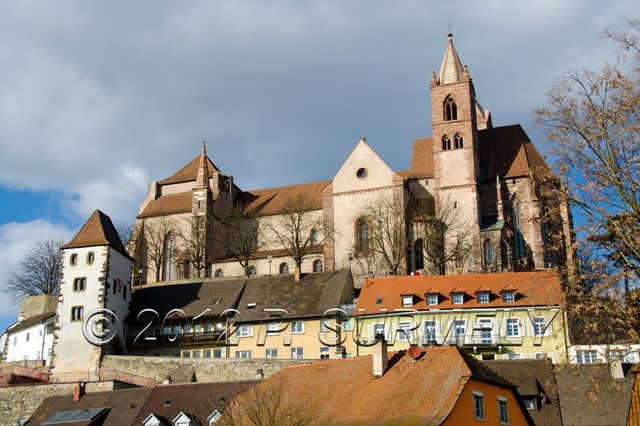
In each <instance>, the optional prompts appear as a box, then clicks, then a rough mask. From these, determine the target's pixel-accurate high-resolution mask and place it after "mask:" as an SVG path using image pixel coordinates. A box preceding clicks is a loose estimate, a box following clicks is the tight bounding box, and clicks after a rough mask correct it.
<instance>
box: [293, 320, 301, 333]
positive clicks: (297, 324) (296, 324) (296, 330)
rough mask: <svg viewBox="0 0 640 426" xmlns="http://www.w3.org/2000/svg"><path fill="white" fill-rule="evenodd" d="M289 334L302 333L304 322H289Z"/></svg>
mask: <svg viewBox="0 0 640 426" xmlns="http://www.w3.org/2000/svg"><path fill="white" fill-rule="evenodd" d="M291 332H292V333H304V322H302V321H292V322H291Z"/></svg>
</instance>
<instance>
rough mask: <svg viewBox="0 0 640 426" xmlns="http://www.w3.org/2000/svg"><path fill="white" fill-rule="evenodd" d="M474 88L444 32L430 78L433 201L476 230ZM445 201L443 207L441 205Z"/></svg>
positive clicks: (476, 168) (477, 156)
mask: <svg viewBox="0 0 640 426" xmlns="http://www.w3.org/2000/svg"><path fill="white" fill-rule="evenodd" d="M478 107H479V105H477V102H476V96H475V91H474V88H473V83H472V81H471V78H470V77H469V71H468V70H467V67H465V66H463V65H462V62H461V61H460V57H459V56H458V52H457V51H456V48H455V47H454V45H453V35H452V34H449V35H448V43H447V49H446V52H445V54H444V59H443V60H442V65H441V66H440V72H439V74H436V72H435V71H434V72H433V74H432V77H431V123H432V134H433V161H434V178H435V190H436V194H437V200H438V202H439V203H441V204H443V208H446V209H458V210H459V211H458V212H457V214H456V216H457V217H458V218H459V220H460V221H463V222H465V223H466V224H468V226H471V227H472V230H474V231H475V230H477V229H479V213H478V212H479V206H478V191H477V181H478V179H477V176H478V170H479V147H478V124H477V117H476V114H477V111H476V108H478ZM444 204H446V206H444Z"/></svg>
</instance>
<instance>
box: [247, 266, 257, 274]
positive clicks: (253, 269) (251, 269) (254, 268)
mask: <svg viewBox="0 0 640 426" xmlns="http://www.w3.org/2000/svg"><path fill="white" fill-rule="evenodd" d="M257 273H258V271H257V270H256V267H255V266H253V265H251V266H249V276H250V277H252V276H254V275H256V274H257Z"/></svg>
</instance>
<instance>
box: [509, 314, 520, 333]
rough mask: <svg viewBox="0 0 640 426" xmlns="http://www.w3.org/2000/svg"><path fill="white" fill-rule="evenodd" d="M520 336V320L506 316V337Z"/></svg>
mask: <svg viewBox="0 0 640 426" xmlns="http://www.w3.org/2000/svg"><path fill="white" fill-rule="evenodd" d="M519 336H520V320H519V319H516V318H507V337H519Z"/></svg>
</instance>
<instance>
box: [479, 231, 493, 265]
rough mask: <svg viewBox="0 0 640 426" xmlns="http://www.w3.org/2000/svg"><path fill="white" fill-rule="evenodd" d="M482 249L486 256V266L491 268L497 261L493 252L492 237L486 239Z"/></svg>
mask: <svg viewBox="0 0 640 426" xmlns="http://www.w3.org/2000/svg"><path fill="white" fill-rule="evenodd" d="M482 251H483V257H484V266H485V268H490V267H491V266H493V263H494V262H495V256H494V254H493V242H492V241H491V239H490V238H487V239H486V240H484V244H483V247H482Z"/></svg>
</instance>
